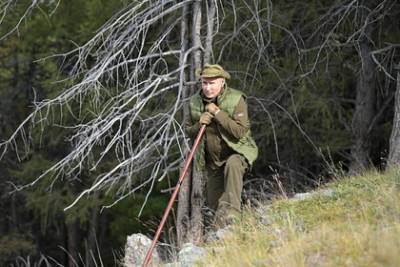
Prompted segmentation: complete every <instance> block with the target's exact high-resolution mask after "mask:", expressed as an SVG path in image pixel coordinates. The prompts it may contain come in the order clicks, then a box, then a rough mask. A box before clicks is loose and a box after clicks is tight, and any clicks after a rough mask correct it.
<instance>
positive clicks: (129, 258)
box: [124, 234, 160, 267]
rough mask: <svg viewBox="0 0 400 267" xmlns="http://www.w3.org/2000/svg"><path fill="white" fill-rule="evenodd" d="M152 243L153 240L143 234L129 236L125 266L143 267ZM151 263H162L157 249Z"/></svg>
mask: <svg viewBox="0 0 400 267" xmlns="http://www.w3.org/2000/svg"><path fill="white" fill-rule="evenodd" d="M151 242H152V240H151V239H149V238H148V237H146V236H145V235H143V234H133V235H130V236H128V237H127V240H126V245H125V257H124V266H125V267H136V266H142V263H143V260H144V258H145V257H146V254H147V251H148V250H149V248H150V246H151ZM151 263H155V264H158V263H160V256H159V255H158V253H157V251H156V250H155V249H154V250H153V255H152V258H151Z"/></svg>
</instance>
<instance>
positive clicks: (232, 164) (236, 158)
mask: <svg viewBox="0 0 400 267" xmlns="http://www.w3.org/2000/svg"><path fill="white" fill-rule="evenodd" d="M247 168H248V164H247V162H246V159H245V158H244V157H243V156H242V155H239V154H233V155H231V156H230V157H229V158H228V159H227V161H226V166H225V170H226V171H228V170H230V169H235V170H241V171H242V172H245V171H246V169H247Z"/></svg>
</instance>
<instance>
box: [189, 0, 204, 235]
mask: <svg viewBox="0 0 400 267" xmlns="http://www.w3.org/2000/svg"><path fill="white" fill-rule="evenodd" d="M201 15H202V12H201V3H200V1H197V2H195V3H194V4H193V24H192V46H193V47H201ZM192 61H193V62H192V70H191V75H192V79H191V80H192V81H195V80H196V77H195V76H194V73H195V72H196V69H200V68H201V66H202V64H201V50H200V49H196V50H195V52H194V53H193V57H192ZM196 164H197V162H196V161H194V162H193V171H192V192H191V193H192V195H191V218H190V219H191V222H190V237H189V239H190V240H191V241H192V242H194V243H201V242H202V240H203V228H204V225H203V214H202V208H203V206H204V201H205V196H204V174H203V172H202V171H199V170H198V169H197V168H196Z"/></svg>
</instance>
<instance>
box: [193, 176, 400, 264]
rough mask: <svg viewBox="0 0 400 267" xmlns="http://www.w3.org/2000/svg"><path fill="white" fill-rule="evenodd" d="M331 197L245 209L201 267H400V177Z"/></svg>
mask: <svg viewBox="0 0 400 267" xmlns="http://www.w3.org/2000/svg"><path fill="white" fill-rule="evenodd" d="M327 187H329V188H332V189H334V190H335V193H334V194H333V195H332V196H322V195H321V196H317V197H314V198H312V199H309V200H303V201H288V200H276V201H274V202H273V203H272V204H271V205H268V206H265V207H263V208H259V209H257V210H254V209H247V210H246V211H244V214H243V219H242V221H241V222H240V223H237V224H236V225H235V226H234V230H233V232H232V234H231V235H230V236H228V237H227V238H225V239H224V241H223V242H216V243H213V244H209V245H208V246H207V248H208V250H209V251H210V256H209V257H207V258H206V259H204V260H203V262H201V263H199V265H200V266H284V267H288V266H296V267H297V266H400V171H398V170H393V171H390V172H387V173H385V174H379V173H376V172H371V173H368V174H365V175H363V176H359V177H346V178H342V179H338V181H336V182H333V183H331V184H328V185H327Z"/></svg>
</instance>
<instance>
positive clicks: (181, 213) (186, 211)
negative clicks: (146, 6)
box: [176, 6, 191, 247]
mask: <svg viewBox="0 0 400 267" xmlns="http://www.w3.org/2000/svg"><path fill="white" fill-rule="evenodd" d="M188 11H189V8H188V6H184V7H183V11H182V20H181V56H180V59H179V65H180V66H185V65H186V58H185V56H184V55H185V53H186V51H187V47H188V37H187V34H188V26H189V24H188ZM185 74H186V72H185V71H184V72H183V73H182V76H181V79H182V81H181V83H182V88H181V90H182V101H183V103H184V104H183V125H185V123H186V122H187V120H189V118H190V117H189V116H190V114H189V112H190V110H189V103H188V102H187V99H188V98H189V96H190V87H188V86H186V84H185V83H186V80H187V79H186V75H185ZM183 165H184V162H182V164H181V166H180V169H181V171H182V169H183ZM179 176H180V175H179ZM190 182H191V181H190V170H189V171H188V174H187V176H186V177H185V180H184V181H183V183H182V185H181V188H180V191H179V197H178V198H179V201H178V212H177V217H176V234H177V242H178V247H181V246H182V245H183V243H185V242H186V240H187V231H188V229H189V219H190Z"/></svg>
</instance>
